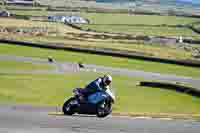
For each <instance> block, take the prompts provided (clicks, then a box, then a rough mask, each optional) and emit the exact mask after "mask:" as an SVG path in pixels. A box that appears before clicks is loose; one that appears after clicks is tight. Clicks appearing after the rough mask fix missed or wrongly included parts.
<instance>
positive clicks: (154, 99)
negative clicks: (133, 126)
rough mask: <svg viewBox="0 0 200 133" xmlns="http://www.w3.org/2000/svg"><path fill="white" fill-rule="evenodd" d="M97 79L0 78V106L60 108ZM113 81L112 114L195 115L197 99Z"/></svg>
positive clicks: (125, 79)
mask: <svg viewBox="0 0 200 133" xmlns="http://www.w3.org/2000/svg"><path fill="white" fill-rule="evenodd" d="M98 76H99V74H98V73H95V74H92V73H88V72H82V73H68V74H67V75H20V74H0V79H1V80H0V84H1V86H0V101H1V102H0V103H3V104H30V105H41V106H62V104H63V102H64V100H65V99H66V98H69V97H70V96H71V95H72V89H73V88H75V87H84V86H85V85H86V84H87V83H89V82H90V81H91V80H93V79H95V78H96V77H98ZM113 78H114V82H113V85H112V87H113V88H115V89H116V94H117V101H116V104H115V105H114V113H122V114H123V113H124V114H127V113H129V114H131V113H132V115H133V114H186V115H199V112H200V104H199V102H200V99H199V98H196V97H192V96H189V95H186V94H181V93H178V92H174V91H169V90H162V89H159V88H148V87H141V86H138V85H137V84H138V82H139V81H141V80H142V79H137V78H128V77H122V76H113ZM41 81H42V82H41ZM133 112H134V113H133Z"/></svg>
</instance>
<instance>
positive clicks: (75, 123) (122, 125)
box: [0, 105, 200, 133]
mask: <svg viewBox="0 0 200 133" xmlns="http://www.w3.org/2000/svg"><path fill="white" fill-rule="evenodd" d="M53 110H54V111H55V109H53V108H42V107H38V108H37V107H36V108H34V107H29V106H19V107H18V106H4V105H2V106H0V132H1V133H170V132H171V133H199V131H200V122H195V121H186V120H161V119H144V118H130V117H114V116H108V117H106V118H97V117H94V116H79V115H74V116H63V115H48V113H49V111H53Z"/></svg>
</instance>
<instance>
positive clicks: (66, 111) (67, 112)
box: [62, 97, 76, 115]
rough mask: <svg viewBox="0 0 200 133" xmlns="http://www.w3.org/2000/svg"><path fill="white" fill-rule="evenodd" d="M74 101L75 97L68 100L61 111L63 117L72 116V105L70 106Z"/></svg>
mask: <svg viewBox="0 0 200 133" xmlns="http://www.w3.org/2000/svg"><path fill="white" fill-rule="evenodd" d="M75 100H76V98H75V97H71V98H70V99H68V100H67V101H66V102H65V103H64V104H63V107H62V111H63V113H64V115H73V114H74V113H75V112H74V107H73V106H72V105H73V104H71V103H72V102H74V101H75Z"/></svg>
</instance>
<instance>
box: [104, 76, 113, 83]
mask: <svg viewBox="0 0 200 133" xmlns="http://www.w3.org/2000/svg"><path fill="white" fill-rule="evenodd" d="M111 82H112V77H111V76H110V75H104V77H103V83H104V84H105V85H110V83H111Z"/></svg>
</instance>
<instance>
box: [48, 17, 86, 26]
mask: <svg viewBox="0 0 200 133" xmlns="http://www.w3.org/2000/svg"><path fill="white" fill-rule="evenodd" d="M48 21H51V22H61V23H68V24H88V23H89V21H88V20H87V19H84V18H82V17H79V16H49V17H48Z"/></svg>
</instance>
